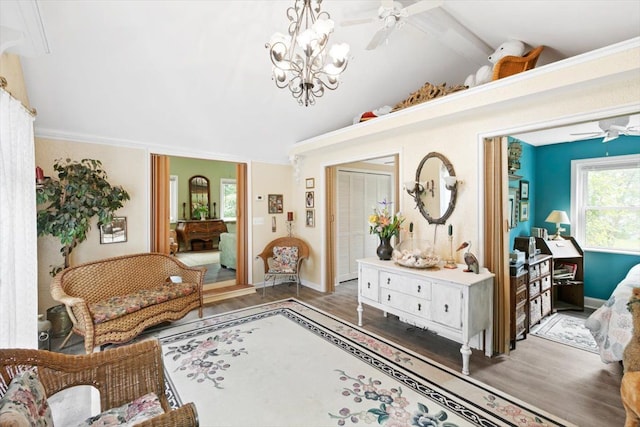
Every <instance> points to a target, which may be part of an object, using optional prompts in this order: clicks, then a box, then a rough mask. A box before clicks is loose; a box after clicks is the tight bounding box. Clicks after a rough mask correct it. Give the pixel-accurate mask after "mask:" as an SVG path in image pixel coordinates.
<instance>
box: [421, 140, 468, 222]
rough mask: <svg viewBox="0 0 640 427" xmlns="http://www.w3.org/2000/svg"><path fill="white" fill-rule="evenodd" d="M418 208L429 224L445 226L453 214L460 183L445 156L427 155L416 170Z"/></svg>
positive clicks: (434, 153) (437, 154)
mask: <svg viewBox="0 0 640 427" xmlns="http://www.w3.org/2000/svg"><path fill="white" fill-rule="evenodd" d="M416 183H417V185H418V187H419V189H420V191H416V192H415V194H414V196H413V197H414V199H415V201H416V206H417V207H418V210H419V211H420V213H421V214H422V216H423V217H424V218H425V219H426V220H427V222H428V223H429V224H444V223H445V222H446V221H447V219H448V218H449V216H451V214H452V213H453V209H454V208H455V206H456V197H457V195H458V181H457V179H456V173H455V171H454V169H453V165H452V164H451V162H450V161H449V159H447V158H446V157H445V156H444V155H442V154H440V153H436V152H431V153H429V154H427V155H426V156H425V157H424V158H423V159H422V161H421V162H420V164H419V165H418V169H417V170H416Z"/></svg>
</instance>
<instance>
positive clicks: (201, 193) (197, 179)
mask: <svg viewBox="0 0 640 427" xmlns="http://www.w3.org/2000/svg"><path fill="white" fill-rule="evenodd" d="M210 198H211V196H210V192H209V179H208V178H207V177H205V176H202V175H194V176H192V177H191V178H189V203H190V206H191V219H199V218H200V215H199V214H198V212H196V210H195V208H196V206H206V207H207V216H209V215H210V212H211V206H209V199H210Z"/></svg>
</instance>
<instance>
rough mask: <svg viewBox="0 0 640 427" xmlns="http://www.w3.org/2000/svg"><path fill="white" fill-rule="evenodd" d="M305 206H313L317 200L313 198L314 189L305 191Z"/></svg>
mask: <svg viewBox="0 0 640 427" xmlns="http://www.w3.org/2000/svg"><path fill="white" fill-rule="evenodd" d="M304 199H305V206H306V207H307V208H313V207H314V205H315V201H314V200H313V191H305V193H304Z"/></svg>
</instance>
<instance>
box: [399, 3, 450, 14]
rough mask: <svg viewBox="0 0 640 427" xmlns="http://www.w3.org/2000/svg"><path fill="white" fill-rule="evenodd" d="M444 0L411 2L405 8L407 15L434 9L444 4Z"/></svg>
mask: <svg viewBox="0 0 640 427" xmlns="http://www.w3.org/2000/svg"><path fill="white" fill-rule="evenodd" d="M442 3H443V1H442V0H421V1H419V2H417V3H414V4H411V5H409V6H407V7H405V8H404V11H405V12H406V14H407V16H411V15H415V14H416V13H421V12H426V11H427V10H430V9H434V8H436V7H440V6H442Z"/></svg>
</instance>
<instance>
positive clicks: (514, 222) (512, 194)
mask: <svg viewBox="0 0 640 427" xmlns="http://www.w3.org/2000/svg"><path fill="white" fill-rule="evenodd" d="M518 211H519V205H518V189H517V188H514V187H509V218H508V221H509V229H512V228H516V227H517V226H518Z"/></svg>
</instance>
